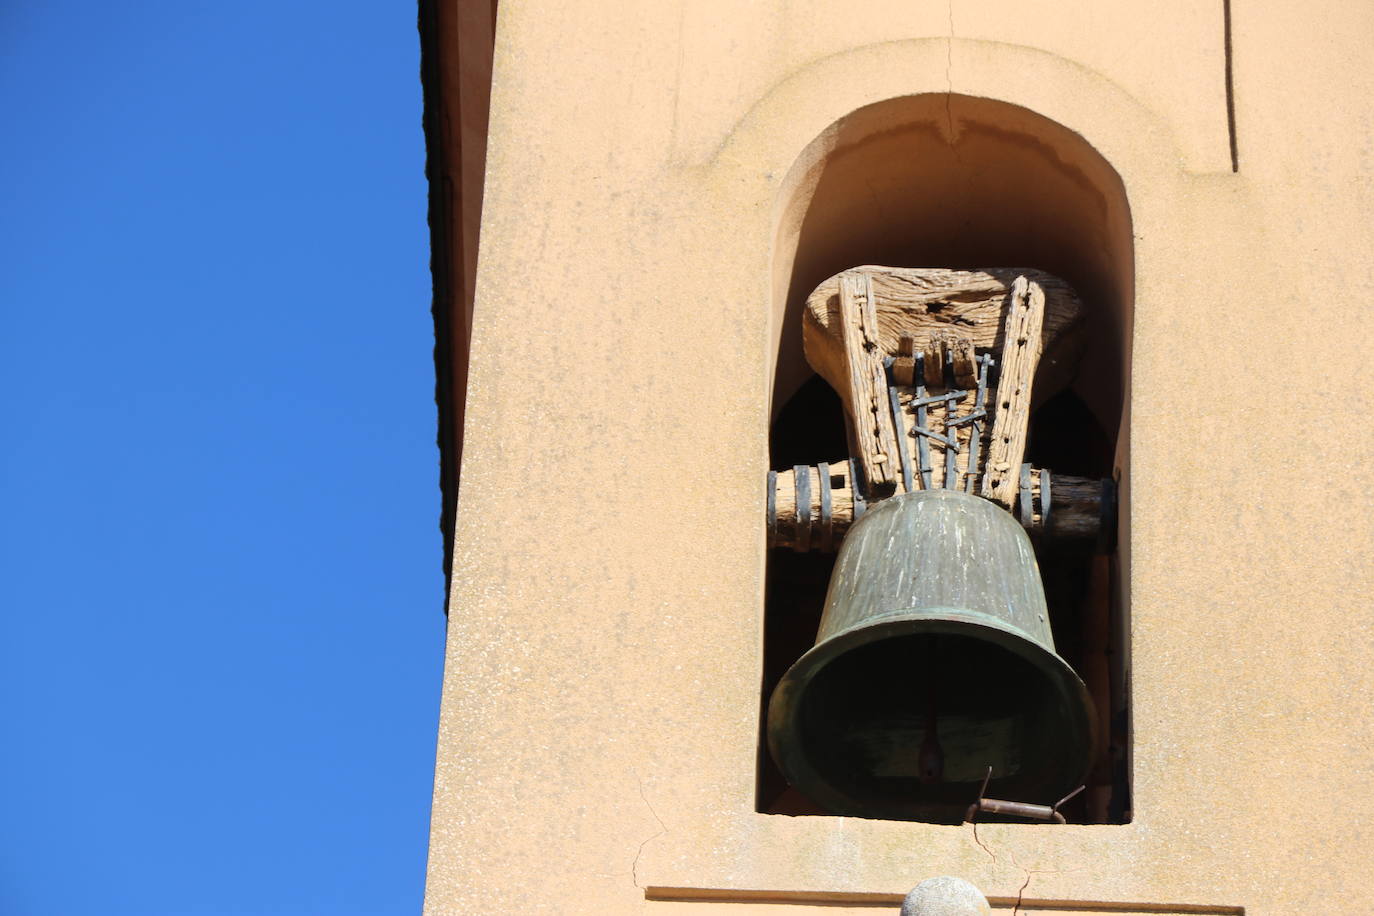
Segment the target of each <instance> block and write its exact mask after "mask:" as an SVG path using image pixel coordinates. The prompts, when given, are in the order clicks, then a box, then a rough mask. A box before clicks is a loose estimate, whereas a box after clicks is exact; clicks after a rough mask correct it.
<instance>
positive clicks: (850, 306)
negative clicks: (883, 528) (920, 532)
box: [839, 272, 898, 499]
mask: <svg viewBox="0 0 1374 916" xmlns="http://www.w3.org/2000/svg"><path fill="white" fill-rule="evenodd" d="M839 295H840V315H839V326H840V336H841V340H842V342H843V344H844V364H845V383H846V384H845V386H844V388H843V389H840V390H844V391H847V392H848V395H849V397H848V398H847V399H846V404H845V406H846V408H847V409H848V411H849V415H850V419H851V421H852V422H853V424H854V425H853V432H854V446H855V449H856V451H857V457H858V459H859V461H860V463H861V464H862V465H863V471H864V479H865V482H866V490H867V492H866V493H865V495H866V496H868V497H869V498H870V499H880V498H882V497H884V496H890V495H892V493H893V492H895V491H896V489H897V474H898V468H897V440H896V434H895V433H894V431H893V428H892V415H891V411H890V408H889V406H888V397H887V371H886V370H885V369H884V368H883V357H884V354H883V352H882V349H881V347H880V345H879V341H878V317H877V313H876V311H875V307H876V303H875V301H874V295H873V282H872V278H870V277H867V276H865V275H864V274H861V273H858V272H853V273H845V274H842V275H841V276H840V294H839Z"/></svg>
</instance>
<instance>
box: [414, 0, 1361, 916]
mask: <svg viewBox="0 0 1374 916" xmlns="http://www.w3.org/2000/svg"><path fill="white" fill-rule="evenodd" d="M1223 25H1224V24H1223V8H1222V4H1221V2H1220V0H1218V2H1217V3H1215V4H1210V3H1208V4H1196V3H1185V2H1182V0H1166V2H1163V3H1161V4H1154V5H1151V6H1148V7H1147V6H1142V5H1138V4H1137V5H1134V6H1133V5H1129V4H1124V3H1121V4H1118V3H1111V4H1101V3H1088V2H1086V0H1085V2H1080V3H1062V4H1053V5H1050V4H1045V5H1040V6H1039V8H1035V7H1034V6H1033V5H1029V4H1013V3H1009V2H1005V3H1004V2H992V3H982V4H970V3H964V2H953V3H951V4H949V5H944V4H940V5H935V4H930V5H914V4H909V3H905V4H897V3H881V2H873V3H862V4H854V3H838V2H826V0H815V2H800V3H799V2H782V0H776V2H758V3H751V4H738V3H731V2H723V0H722V2H717V0H696V2H692V3H687V2H678V0H664V2H659V3H653V4H620V5H606V4H592V3H590V2H587V0H564V2H560V3H556V4H555V3H541V2H529V3H514V2H512V3H508V4H504V5H503V6H502V7H501V10H500V17H499V22H498V30H497V41H496V58H495V78H494V85H493V97H492V116H491V118H492V119H491V128H490V138H489V147H488V149H489V158H488V172H487V183H486V192H485V193H486V196H485V201H486V203H485V212H484V214H483V219H482V236H481V252H480V259H479V264H478V274H477V297H476V306H475V313H474V316H473V326H472V354H471V367H470V377H469V388H468V400H467V406H466V408H467V413H466V423H465V425H466V434H465V438H466V441H465V445H464V453H463V469H462V481H463V483H462V490H461V493H460V495H459V515H458V521H457V531H456V535H455V549H454V572H453V586H452V587H453V592H452V596H451V621H450V625H449V649H448V661H447V673H446V680H445V692H444V698H443V713H442V723H441V729H442V731H441V738H440V749H439V757H438V766H437V772H436V785H435V806H434V816H433V828H432V846H431V858H430V866H429V887H428V895H427V907H428V909H429V911H430V912H433V913H509V912H517V911H547V912H587V913H620V912H639V911H653V912H662V913H678V912H688V911H692V912H696V911H700V912H703V913H720V914H722V916H724V914H727V913H741V914H748V916H765V914H772V913H776V914H796V913H802V912H806V911H808V910H810V909H811V908H813V907H814V908H815V910H816V912H824V913H827V914H836V913H849V912H853V913H859V912H864V913H869V912H884V911H890V912H894V913H895V912H896V909H897V906H898V904H899V902H900V899H901V895H902V894H904V893H905V892H906V891H907V890H909V889H910V888H911V887H912V886H914V885H915V884H916V883H918V882H919V881H921V880H923V879H925V878H928V877H931V876H933V875H942V874H953V875H958V876H960V877H963V878H967V879H968V880H970V881H972V882H973V883H974V884H976V885H977V886H978V887H980V888H981V889H982V890H983V891H984V892H985V893H986V894H987V895H988V896H989V898H990V899H991V900H992V902H993V905H994V909H995V910H1000V909H1007V910H1008V911H1010V909H1011V908H1013V907H1014V905H1015V902H1016V901H1017V900H1018V899H1022V900H1023V902H1024V903H1025V904H1026V905H1024V906H1023V907H1022V911H1023V912H1028V913H1051V912H1056V910H1055V909H1054V906H1055V905H1056V904H1057V905H1059V906H1060V907H1061V908H1062V909H1064V910H1065V911H1068V910H1072V911H1073V912H1078V913H1081V912H1085V911H1086V912H1103V913H1107V912H1127V913H1129V912H1145V911H1148V912H1165V911H1167V910H1166V909H1160V908H1158V907H1156V908H1154V909H1149V908H1148V907H1146V906H1145V905H1147V904H1149V905H1163V904H1176V905H1179V906H1178V911H1179V912H1185V911H1186V912H1214V913H1237V912H1242V911H1243V912H1244V913H1246V914H1298V913H1350V914H1357V913H1364V912H1369V911H1370V910H1371V909H1374V889H1372V888H1371V886H1370V884H1369V880H1368V878H1369V864H1368V863H1369V861H1370V860H1371V857H1374V827H1371V826H1370V825H1369V819H1368V816H1367V815H1365V814H1363V813H1362V812H1361V811H1360V810H1359V809H1358V808H1357V807H1356V806H1355V805H1353V804H1352V803H1351V802H1352V800H1357V799H1363V798H1367V797H1368V796H1369V795H1370V793H1371V792H1372V791H1374V768H1371V764H1370V759H1371V753H1370V751H1371V748H1374V717H1371V714H1370V711H1369V709H1370V704H1369V699H1368V698H1369V697H1370V696H1371V694H1374V649H1372V648H1371V646H1374V640H1372V638H1374V602H1371V596H1374V581H1372V580H1371V575H1370V571H1369V564H1368V562H1367V560H1366V557H1367V555H1368V552H1369V550H1370V548H1371V546H1372V545H1371V541H1372V540H1374V526H1371V523H1370V517H1371V512H1370V510H1371V500H1370V496H1369V494H1370V492H1371V489H1374V472H1371V470H1370V468H1371V464H1372V463H1371V461H1370V459H1371V457H1374V456H1371V451H1372V449H1371V433H1370V426H1369V422H1368V419H1367V418H1368V416H1369V414H1370V411H1371V409H1372V408H1374V404H1371V401H1372V400H1374V397H1371V391H1374V373H1372V372H1371V370H1370V362H1369V360H1368V358H1367V356H1366V355H1365V350H1366V349H1367V347H1368V345H1369V341H1371V340H1374V309H1371V308H1370V307H1369V305H1368V304H1367V303H1366V302H1365V301H1364V300H1365V298H1366V296H1367V290H1368V289H1369V287H1370V285H1371V280H1374V270H1371V268H1372V267H1374V252H1371V244H1370V243H1371V236H1374V229H1371V220H1370V216H1369V214H1370V213H1372V212H1374V108H1371V103H1370V101H1369V100H1370V99H1371V98H1374V67H1372V66H1371V64H1370V62H1369V57H1368V55H1367V48H1366V46H1367V44H1368V42H1369V40H1370V38H1371V37H1374V7H1371V6H1369V5H1368V4H1354V3H1338V2H1335V0H1318V2H1316V3H1315V4H1306V5H1304V6H1302V7H1300V8H1298V7H1292V6H1291V5H1290V6H1288V7H1285V6H1281V5H1278V4H1263V3H1261V4H1241V5H1238V8H1237V10H1236V11H1235V14H1234V17H1233V22H1232V42H1231V44H1232V48H1233V57H1234V60H1233V63H1234V98H1233V106H1232V107H1233V109H1234V124H1235V141H1236V149H1237V152H1238V164H1239V170H1238V171H1234V172H1233V171H1232V159H1231V137H1230V131H1229V128H1228V101H1227V93H1226V78H1225V76H1226V51H1225V44H1226V42H1225V37H1224V27H1223ZM945 92H953V93H959V94H962V95H965V96H974V97H984V98H990V99H999V100H1002V101H1005V102H1009V103H1012V104H1015V105H1019V106H1023V107H1024V108H1027V109H1030V110H1031V111H1034V112H1037V113H1038V114H1040V115H1042V116H1044V117H1045V118H1048V119H1050V120H1052V121H1055V122H1057V123H1059V124H1061V125H1063V126H1064V127H1066V128H1068V129H1069V130H1071V131H1073V132H1076V133H1077V134H1079V135H1081V137H1082V138H1084V139H1085V140H1086V141H1087V142H1088V143H1089V144H1091V145H1092V146H1093V148H1095V149H1096V150H1097V151H1098V152H1099V153H1100V154H1101V156H1103V157H1105V159H1106V160H1107V161H1108V162H1110V163H1111V165H1112V166H1113V167H1114V168H1115V170H1116V171H1117V172H1118V173H1119V174H1120V176H1121V180H1122V182H1123V183H1124V185H1125V189H1126V193H1127V196H1128V199H1129V202H1130V207H1131V218H1132V224H1133V231H1134V234H1135V252H1134V256H1135V265H1134V266H1135V290H1134V326H1133V356H1132V361H1131V364H1130V380H1129V381H1130V403H1129V405H1128V411H1127V417H1126V421H1125V422H1126V424H1127V432H1128V436H1126V437H1123V438H1124V439H1128V440H1129V443H1130V458H1129V462H1130V463H1129V475H1130V481H1129V492H1130V495H1131V504H1130V514H1129V530H1128V531H1127V532H1126V535H1127V540H1126V544H1127V545H1128V549H1127V550H1126V551H1124V552H1123V560H1124V562H1126V563H1127V564H1128V566H1129V583H1130V594H1129V605H1130V613H1131V626H1132V630H1131V638H1132V658H1131V661H1132V669H1133V678H1134V680H1133V695H1132V698H1133V710H1134V736H1133V754H1134V774H1133V776H1134V802H1135V804H1134V809H1135V818H1134V821H1133V822H1132V823H1131V824H1129V825H1122V826H1068V827H1036V826H1010V825H996V826H991V825H990V826H984V827H980V828H979V829H978V831H977V833H976V835H975V832H974V831H973V829H972V828H970V827H943V826H933V825H924V824H911V823H896V822H881V821H865V820H856V819H845V818H829V817H785V816H770V815H763V814H758V813H755V812H754V796H753V781H754V771H755V753H756V746H757V745H756V742H757V724H758V684H759V667H758V666H759V656H760V646H759V640H760V631H761V615H762V612H763V599H762V594H763V588H762V587H763V570H764V559H765V557H764V546H763V525H762V518H763V485H762V482H763V479H764V472H765V470H766V467H767V442H766V431H767V428H768V422H769V408H770V405H769V398H770V393H771V386H772V373H773V366H774V359H775V357H774V354H775V352H776V347H777V346H778V343H777V342H778V340H779V333H780V331H779V328H778V326H777V324H778V322H777V320H776V319H775V316H774V314H773V305H772V303H773V302H774V301H775V294H776V290H775V283H774V279H773V275H774V271H775V269H776V267H777V265H776V264H775V263H774V249H775V247H776V246H777V244H778V233H779V206H780V204H779V201H780V197H781V195H783V193H784V184H785V183H786V181H787V176H788V175H789V174H790V173H791V172H792V170H793V168H794V166H795V165H796V163H797V161H798V157H799V156H801V155H802V153H803V151H804V150H806V149H807V148H808V146H809V145H810V144H812V143H813V141H815V140H816V138H817V137H819V136H822V135H823V134H824V132H825V131H826V130H827V128H829V127H830V125H832V124H834V123H835V122H836V121H838V120H839V119H841V118H843V117H845V116H846V115H848V114H849V113H851V112H853V111H855V110H857V109H859V108H862V107H863V106H865V105H870V104H873V103H875V102H880V101H883V100H885V99H891V98H897V97H901V96H906V95H912V94H918V93H945ZM949 117H950V127H951V128H952V129H951V136H955V137H957V121H958V118H959V110H958V108H957V106H955V107H952V109H951V111H950V112H949ZM784 229H785V227H784ZM1338 389H1339V393H1340V394H1341V397H1340V398H1339V399H1336V398H1332V397H1329V396H1328V395H1329V394H1330V393H1331V392H1334V391H1336V390H1338ZM751 900H752V901H755V902H752V903H749V902H746V901H751ZM1070 903H1075V904H1076V908H1075V907H1070V906H1069V904H1070ZM1088 904H1094V905H1095V907H1096V908H1095V909H1092V908H1089V909H1085V907H1087V906H1088ZM1199 908H1201V909H1199ZM1242 908H1243V909H1242Z"/></svg>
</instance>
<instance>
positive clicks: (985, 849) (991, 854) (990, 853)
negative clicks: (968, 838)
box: [972, 821, 997, 865]
mask: <svg viewBox="0 0 1374 916" xmlns="http://www.w3.org/2000/svg"><path fill="white" fill-rule="evenodd" d="M972 827H973V842H975V843H977V844H978V845H979V846H980V847H981V848H982V850H983V852H985V853H987V854H988V858H990V859H992V864H993V865H996V864H997V854H996V853H995V852H993V851H992V849H991V848H990V847H989V846H988V844H987V843H984V842H983V841H982V840H980V839H979V838H978V822H977V821H974V822H973V824H972Z"/></svg>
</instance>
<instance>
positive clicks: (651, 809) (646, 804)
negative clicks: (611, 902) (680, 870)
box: [630, 773, 668, 890]
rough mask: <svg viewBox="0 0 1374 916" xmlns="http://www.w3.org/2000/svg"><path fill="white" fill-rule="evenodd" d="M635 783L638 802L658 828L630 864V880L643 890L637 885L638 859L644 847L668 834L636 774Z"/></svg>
mask: <svg viewBox="0 0 1374 916" xmlns="http://www.w3.org/2000/svg"><path fill="white" fill-rule="evenodd" d="M635 783H636V785H637V786H638V787H639V800H640V801H642V802H644V807H646V808H648V809H649V813H650V814H652V815H653V816H654V820H656V821H658V828H659V829H658V833H655V834H654V835H653V836H651V837H647V838H645V839H644V841H643V842H641V843H640V844H639V848H638V849H636V850H635V857H634V861H633V862H631V863H630V880H631V881H633V882H634V886H635V887H637V888H639V889H640V890H644V885H642V884H640V883H639V859H640V857H641V856H643V855H644V847H645V846H648V845H649V844H650V843H652V842H653V841H654V840H656V839H658V838H659V837H661V836H663V835H664V834H665V833H667V832H668V825H667V824H665V823H663V818H661V817H659V816H658V812H657V811H655V810H654V806H653V805H651V804H649V798H648V796H646V795H645V794H644V779H643V777H641V776H640V775H639V774H637V773H636V774H635Z"/></svg>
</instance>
